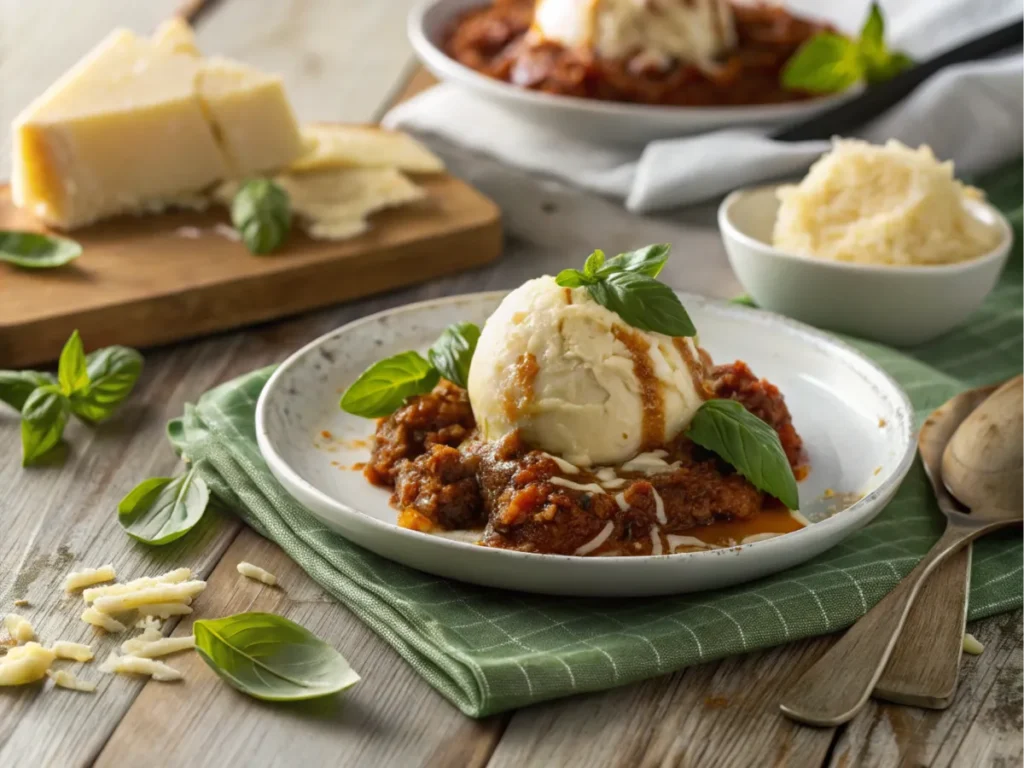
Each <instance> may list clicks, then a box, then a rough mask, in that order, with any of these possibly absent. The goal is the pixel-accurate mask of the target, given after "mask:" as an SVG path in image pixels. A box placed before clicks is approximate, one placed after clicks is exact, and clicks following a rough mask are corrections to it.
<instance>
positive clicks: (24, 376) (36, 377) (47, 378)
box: [0, 371, 57, 411]
mask: <svg viewBox="0 0 1024 768" xmlns="http://www.w3.org/2000/svg"><path fill="white" fill-rule="evenodd" d="M56 383H57V380H56V379H55V378H54V377H53V376H51V375H50V374H48V373H38V372H36V371H0V402H4V403H7V404H8V405H9V406H11V407H12V408H14V409H15V410H18V411H20V410H21V409H22V407H24V405H25V401H26V400H28V396H29V395H31V394H32V392H33V391H35V390H36V389H37V388H38V387H41V386H43V385H45V384H56Z"/></svg>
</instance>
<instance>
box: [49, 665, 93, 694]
mask: <svg viewBox="0 0 1024 768" xmlns="http://www.w3.org/2000/svg"><path fill="white" fill-rule="evenodd" d="M46 674H47V676H48V677H49V678H50V679H51V680H53V684H54V685H56V686H58V687H60V688H67V689H68V690H69V691H82V693H95V692H96V683H88V682H86V681H85V680H79V679H78V678H77V677H75V676H74V675H73V674H72V673H71V672H68V671H67V670H66V669H48V670H46Z"/></svg>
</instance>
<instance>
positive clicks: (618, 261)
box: [597, 243, 672, 277]
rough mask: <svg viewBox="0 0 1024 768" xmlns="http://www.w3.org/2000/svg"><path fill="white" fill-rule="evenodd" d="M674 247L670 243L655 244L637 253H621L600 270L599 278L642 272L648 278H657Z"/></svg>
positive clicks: (637, 250) (639, 249) (640, 249)
mask: <svg viewBox="0 0 1024 768" xmlns="http://www.w3.org/2000/svg"><path fill="white" fill-rule="evenodd" d="M671 250H672V246H671V245H669V244H668V243H654V244H653V245H645V246H644V247H643V248H637V249H636V250H635V251H627V252H626V253H620V254H619V255H618V256H616V257H614V258H612V259H609V260H608V261H607V262H605V265H604V266H603V267H602V268H601V269H600V270H598V272H597V276H598V277H605V276H607V275H609V274H611V273H612V272H619V271H622V272H640V273H641V274H644V275H647V276H648V277H657V276H658V275H659V274H661V270H662V268H663V267H664V266H665V262H666V261H668V254H669V251H671Z"/></svg>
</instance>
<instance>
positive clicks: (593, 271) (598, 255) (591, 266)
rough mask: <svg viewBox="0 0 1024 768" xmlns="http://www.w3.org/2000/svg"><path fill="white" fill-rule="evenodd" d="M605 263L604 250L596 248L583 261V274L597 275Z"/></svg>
mask: <svg viewBox="0 0 1024 768" xmlns="http://www.w3.org/2000/svg"><path fill="white" fill-rule="evenodd" d="M603 264H604V251H602V250H596V251H594V252H593V253H591V254H590V255H589V256H587V260H586V261H585V262H584V263H583V274H584V275H585V276H586V277H591V278H593V277H597V273H598V270H600V269H601V266H602V265H603Z"/></svg>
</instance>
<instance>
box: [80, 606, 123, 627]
mask: <svg viewBox="0 0 1024 768" xmlns="http://www.w3.org/2000/svg"><path fill="white" fill-rule="evenodd" d="M82 621H84V622H86V623H87V624H92V625H93V626H94V627H99V628H100V629H105V630H106V631H107V632H124V631H125V629H127V627H125V625H124V624H122V623H121V622H120V621H118V620H117V619H115V618H113V617H112V616H108V615H107V614H105V613H103V612H102V611H98V610H96V609H95V608H86V609H85V612H84V613H83V614H82Z"/></svg>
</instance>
